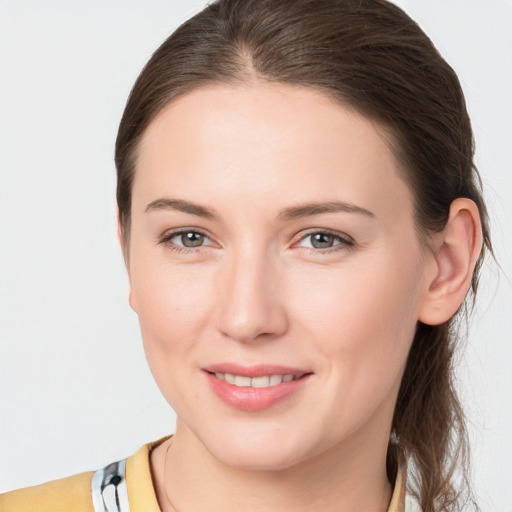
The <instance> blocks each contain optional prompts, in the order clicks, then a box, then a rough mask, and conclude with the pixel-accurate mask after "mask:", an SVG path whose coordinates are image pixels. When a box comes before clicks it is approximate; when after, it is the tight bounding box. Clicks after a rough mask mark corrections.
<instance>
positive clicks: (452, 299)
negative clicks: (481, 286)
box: [419, 198, 482, 325]
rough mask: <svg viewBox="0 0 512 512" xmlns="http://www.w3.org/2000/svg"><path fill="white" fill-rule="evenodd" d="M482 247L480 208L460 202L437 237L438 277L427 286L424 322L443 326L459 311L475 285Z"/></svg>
mask: <svg viewBox="0 0 512 512" xmlns="http://www.w3.org/2000/svg"><path fill="white" fill-rule="evenodd" d="M481 248H482V228H481V223H480V215H479V212H478V207H477V206H476V204H475V203H474V202H473V201H471V200H470V199H466V198H459V199H456V200H455V201H454V202H453V203H452V205H451V207H450V215H449V218H448V222H447V223H446V226H445V228H444V229H443V231H442V232H441V233H439V234H437V235H436V237H435V247H434V250H433V255H432V257H433V258H434V262H435V275H434V276H433V278H430V279H429V280H428V282H427V283H426V287H427V288H428V289H426V290H425V295H424V298H423V301H422V304H421V308H420V314H419V320H420V321H421V322H423V323H425V324H429V325H439V324H441V323H444V322H446V321H448V320H449V319H450V318H451V317H452V316H453V315H454V314H455V313H456V312H457V310H458V309H459V307H460V306H461V304H462V303H463V301H464V298H465V297H466V294H467V292H468V290H469V287H470V285H471V279H472V276H473V271H474V268H475V265H476V262H477V260H478V256H479V254H480V251H481Z"/></svg>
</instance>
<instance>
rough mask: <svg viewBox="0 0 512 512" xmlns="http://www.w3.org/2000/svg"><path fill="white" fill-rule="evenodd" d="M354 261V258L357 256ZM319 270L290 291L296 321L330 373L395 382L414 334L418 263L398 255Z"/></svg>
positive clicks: (353, 379)
mask: <svg viewBox="0 0 512 512" xmlns="http://www.w3.org/2000/svg"><path fill="white" fill-rule="evenodd" d="M354 261H355V259H354ZM324 270H325V271H324V272H315V273H314V275H311V277H310V278H309V279H308V280H307V281H305V280H304V279H302V280H300V279H296V280H295V281H296V282H297V283H301V284H300V285H299V286H300V289H297V290H296V291H295V292H294V293H292V294H291V295H292V296H294V297H306V298H307V299H305V300H303V301H297V300H296V299H291V300H294V301H295V311H296V315H295V319H296V322H297V323H299V324H301V325H302V329H303V330H305V331H307V332H308V336H309V337H310V338H311V339H314V340H315V342H316V345H317V348H318V349H319V351H320V352H321V353H322V355H323V356H324V357H323V360H324V361H327V362H328V363H327V364H329V365H330V373H332V374H334V375H336V378H338V379H342V380H343V381H344V382H345V381H349V380H350V381H351V382H358V383H360V384H361V386H364V383H365V382H366V383H368V385H369V386H370V385H373V384H375V383H376V382H380V383H381V384H382V383H384V382H386V381H387V382H392V381H395V380H396V379H397V378H398V377H399V376H400V375H401V372H402V369H403V367H404V364H405V360H406V358H407V354H408V351H409V348H410V345H411V343H412V339H413V337H414V332H415V328H416V323H417V310H418V300H419V286H418V284H417V283H418V275H419V274H418V272H419V271H420V269H419V267H418V265H416V263H415V262H414V261H404V259H403V257H402V258H401V259H399V258H398V257H397V255H393V254H390V255H384V256H382V257H380V258H378V257H372V258H371V261H370V258H369V260H368V261H364V258H361V259H360V260H358V261H357V264H354V265H349V264H347V265H346V266H340V267H339V268H338V269H324Z"/></svg>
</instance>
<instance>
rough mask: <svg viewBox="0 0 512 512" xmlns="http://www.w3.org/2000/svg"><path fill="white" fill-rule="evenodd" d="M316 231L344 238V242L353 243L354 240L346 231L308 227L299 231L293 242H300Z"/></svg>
mask: <svg viewBox="0 0 512 512" xmlns="http://www.w3.org/2000/svg"><path fill="white" fill-rule="evenodd" d="M317 233H323V234H328V235H332V236H335V237H338V238H340V239H341V240H344V241H346V242H347V241H348V242H352V243H355V240H354V239H353V238H352V237H351V236H350V235H347V234H346V233H342V232H340V231H336V230H333V229H322V228H316V229H310V230H307V231H306V232H302V233H299V234H298V235H297V236H296V237H295V241H294V242H293V243H294V244H295V243H297V242H300V241H301V240H303V239H304V238H306V237H308V236H311V235H316V234H317Z"/></svg>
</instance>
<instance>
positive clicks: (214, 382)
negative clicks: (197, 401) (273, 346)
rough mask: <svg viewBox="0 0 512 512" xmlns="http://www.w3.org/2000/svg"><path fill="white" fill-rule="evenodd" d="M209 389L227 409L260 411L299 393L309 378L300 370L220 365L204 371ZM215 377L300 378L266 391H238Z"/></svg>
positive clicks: (232, 364)
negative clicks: (222, 375)
mask: <svg viewBox="0 0 512 512" xmlns="http://www.w3.org/2000/svg"><path fill="white" fill-rule="evenodd" d="M203 372H204V375H205V377H206V379H207V381H208V384H209V386H210V389H211V390H212V391H213V392H214V393H215V394H216V395H217V396H218V397H219V398H220V399H221V400H222V401H223V402H224V403H226V404H227V405H229V406H231V407H234V408H236V409H239V410H242V411H263V410H265V409H269V408H271V407H272V406H274V405H275V404H277V403H278V402H281V401H283V400H284V399H285V398H287V397H289V396H290V395H292V394H295V393H296V392H298V391H299V390H301V389H302V388H303V387H304V386H305V384H306V383H307V381H309V379H310V377H311V376H312V372H310V371H308V370H306V369H303V368H292V367H289V366H279V365H268V364H258V365H252V366H243V365H239V364H234V363H220V364H214V365H211V366H207V367H205V368H203ZM215 373H231V374H233V375H241V376H244V377H262V376H264V375H299V376H300V378H298V379H296V380H292V381H290V382H282V383H281V384H278V385H276V386H269V387H266V388H254V387H249V386H248V387H239V386H235V385H234V384H229V383H228V382H226V381H225V380H221V379H218V378H217V377H215V375H214V374H215Z"/></svg>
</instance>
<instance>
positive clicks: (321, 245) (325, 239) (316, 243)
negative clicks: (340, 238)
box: [311, 233, 334, 249]
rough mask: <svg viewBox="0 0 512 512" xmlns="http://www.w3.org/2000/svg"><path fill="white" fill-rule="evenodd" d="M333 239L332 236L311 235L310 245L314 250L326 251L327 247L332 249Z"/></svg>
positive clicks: (324, 234)
mask: <svg viewBox="0 0 512 512" xmlns="http://www.w3.org/2000/svg"><path fill="white" fill-rule="evenodd" d="M333 239H334V235H329V234H327V233H317V234H316V235H313V237H312V241H311V245H312V246H313V247H315V248H316V249H326V248H328V247H332V242H333Z"/></svg>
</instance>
